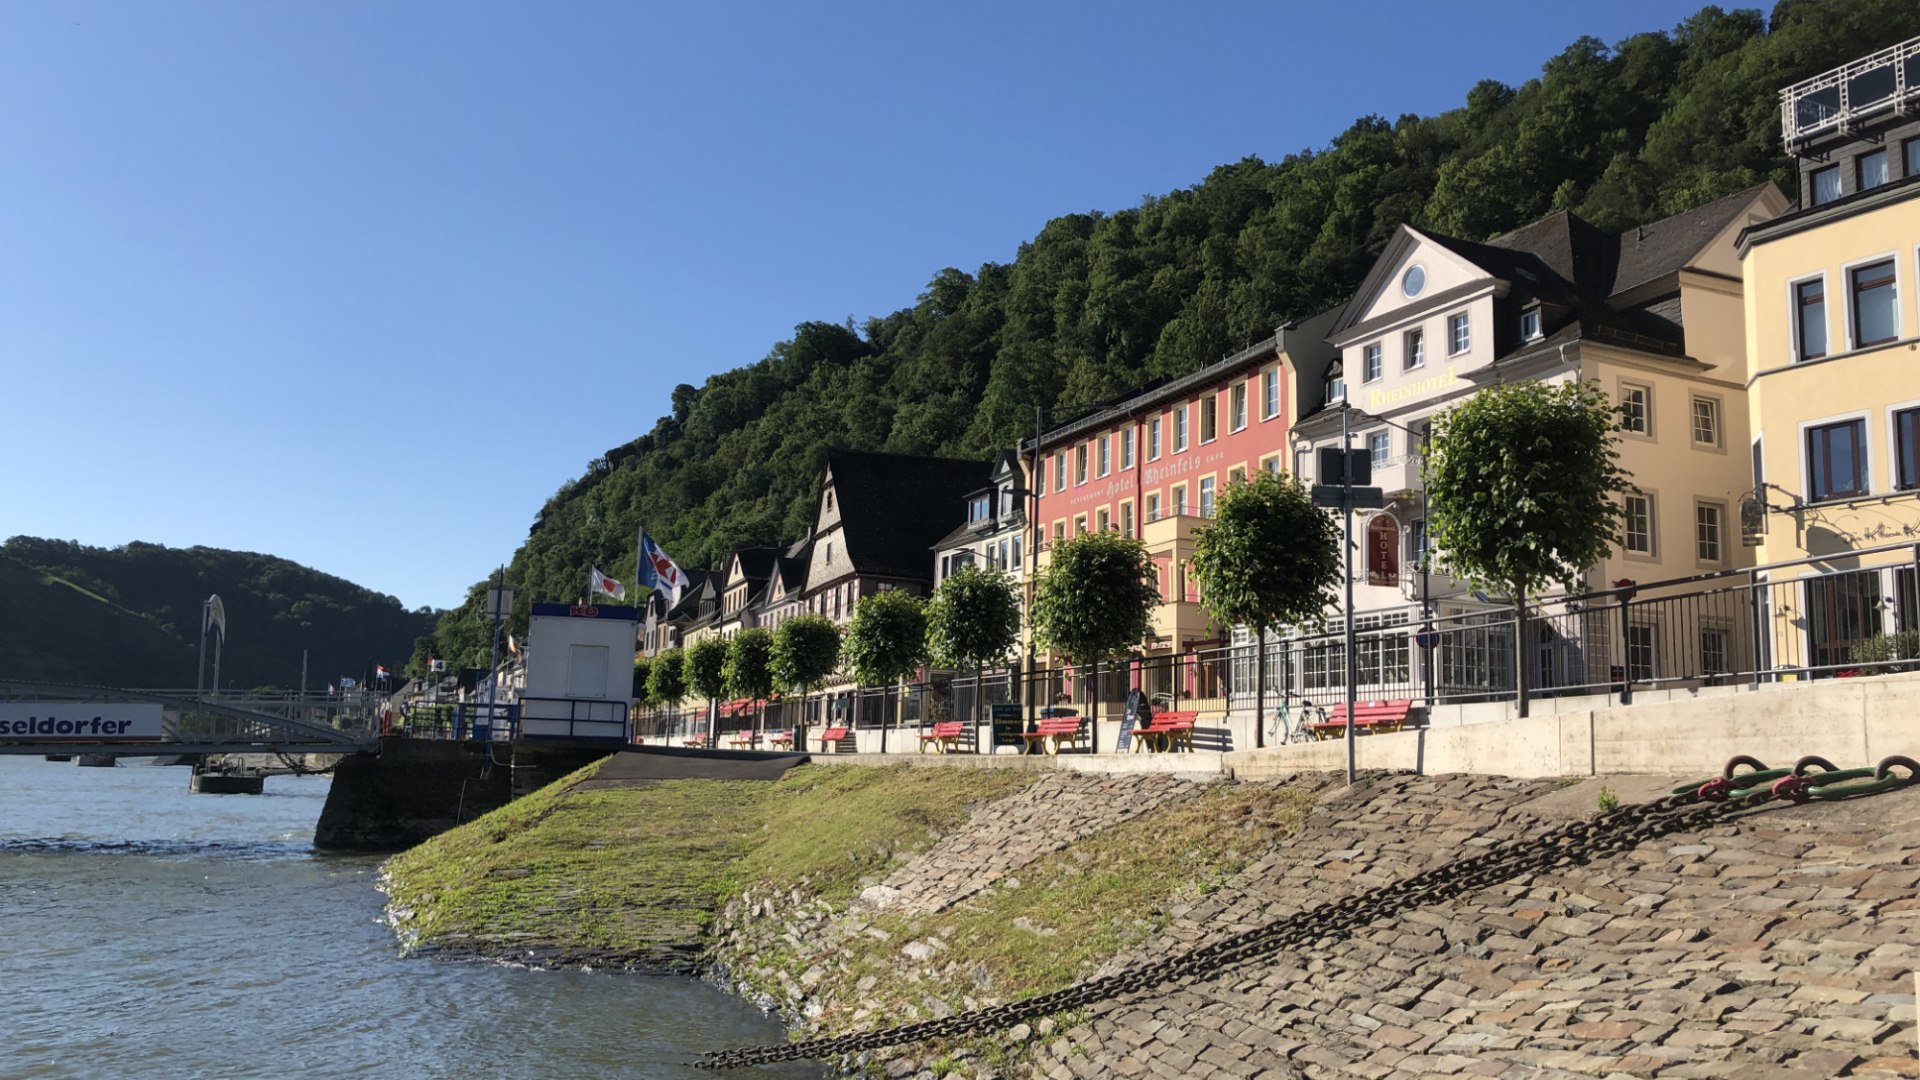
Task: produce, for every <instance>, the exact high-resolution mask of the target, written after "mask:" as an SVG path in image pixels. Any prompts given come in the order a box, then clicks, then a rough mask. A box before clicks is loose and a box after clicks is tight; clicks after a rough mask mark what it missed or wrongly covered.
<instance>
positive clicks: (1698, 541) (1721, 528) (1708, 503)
mask: <svg viewBox="0 0 1920 1080" xmlns="http://www.w3.org/2000/svg"><path fill="white" fill-rule="evenodd" d="M1702 510H1711V511H1713V515H1714V523H1713V528H1714V530H1715V532H1716V534H1717V535H1716V536H1715V537H1714V538H1713V545H1714V551H1715V554H1714V555H1713V556H1711V557H1709V556H1707V555H1706V554H1705V553H1704V552H1703V551H1701V548H1702V547H1703V546H1704V544H1705V541H1706V537H1705V535H1704V533H1703V532H1702V529H1703V528H1704V527H1705V523H1704V522H1703V521H1701V519H1700V511H1702ZM1727 518H1728V514H1727V504H1726V503H1723V502H1720V501H1718V500H1715V499H1695V500H1693V559H1694V561H1695V562H1696V563H1698V564H1700V565H1701V566H1708V567H1716V568H1717V567H1722V566H1725V565H1727Z"/></svg>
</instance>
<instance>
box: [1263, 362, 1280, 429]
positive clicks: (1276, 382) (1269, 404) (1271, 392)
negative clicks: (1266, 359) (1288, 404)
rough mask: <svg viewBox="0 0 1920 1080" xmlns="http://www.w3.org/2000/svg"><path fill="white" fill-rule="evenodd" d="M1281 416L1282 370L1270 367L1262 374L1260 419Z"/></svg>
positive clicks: (1271, 418)
mask: <svg viewBox="0 0 1920 1080" xmlns="http://www.w3.org/2000/svg"><path fill="white" fill-rule="evenodd" d="M1279 416H1280V369H1279V368H1277V367H1270V368H1268V369H1266V370H1265V371H1262V372H1261V373H1260V419H1262V420H1273V419H1277V418H1278V417H1279Z"/></svg>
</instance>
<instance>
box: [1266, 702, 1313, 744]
mask: <svg viewBox="0 0 1920 1080" xmlns="http://www.w3.org/2000/svg"><path fill="white" fill-rule="evenodd" d="M1326 719H1327V710H1326V708H1325V707H1323V706H1320V705H1315V704H1314V703H1313V702H1311V701H1308V700H1306V699H1305V698H1302V699H1301V700H1300V706H1299V708H1298V709H1295V708H1293V707H1292V706H1291V705H1289V704H1288V703H1287V699H1286V697H1285V696H1284V695H1283V696H1282V697H1281V698H1280V704H1279V705H1278V706H1276V707H1275V708H1274V710H1273V715H1272V716H1269V717H1268V718H1267V741H1268V742H1270V743H1272V744H1274V745H1276V746H1284V745H1286V744H1288V743H1297V742H1312V741H1313V731H1312V729H1311V728H1310V727H1309V726H1308V725H1310V724H1320V723H1325V722H1326Z"/></svg>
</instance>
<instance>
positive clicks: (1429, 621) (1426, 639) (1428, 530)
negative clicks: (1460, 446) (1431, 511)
mask: <svg viewBox="0 0 1920 1080" xmlns="http://www.w3.org/2000/svg"><path fill="white" fill-rule="evenodd" d="M1362 415H1364V416H1366V417H1367V419H1368V420H1370V421H1374V422H1377V423H1381V424H1385V425H1386V426H1388V427H1390V428H1394V429H1396V430H1399V431H1404V432H1406V433H1407V434H1409V435H1413V436H1417V437H1418V438H1419V440H1420V460H1421V462H1423V463H1424V462H1425V461H1426V460H1427V457H1428V453H1429V451H1431V450H1432V448H1433V423H1432V421H1428V422H1427V424H1426V425H1425V426H1424V427H1422V428H1421V429H1420V430H1418V431H1415V430H1414V429H1413V428H1410V427H1408V426H1407V425H1405V424H1399V423H1395V422H1394V421H1392V420H1388V419H1387V418H1386V417H1383V416H1373V415H1371V414H1366V413H1363V414H1362ZM1426 503H1427V488H1426V483H1425V481H1424V479H1423V480H1422V482H1421V485H1420V507H1421V514H1422V517H1421V521H1422V525H1421V530H1420V549H1419V551H1418V552H1417V553H1416V557H1417V558H1418V559H1419V560H1420V630H1419V633H1418V634H1417V635H1416V639H1417V640H1418V642H1419V644H1420V647H1421V651H1422V654H1423V655H1422V660H1421V663H1420V668H1421V675H1422V681H1423V682H1425V683H1426V694H1427V707H1428V708H1432V707H1433V648H1434V646H1433V644H1432V642H1433V641H1434V634H1433V598H1432V597H1433V594H1432V592H1431V590H1430V588H1429V586H1430V584H1431V579H1432V569H1433V556H1432V554H1431V547H1432V545H1431V543H1429V541H1428V539H1427V538H1428V537H1429V536H1431V535H1433V523H1432V522H1430V521H1427V519H1426V517H1425V513H1426ZM1347 617H1348V618H1349V619H1351V618H1352V617H1353V613H1352V612H1351V611H1349V612H1348V613H1347Z"/></svg>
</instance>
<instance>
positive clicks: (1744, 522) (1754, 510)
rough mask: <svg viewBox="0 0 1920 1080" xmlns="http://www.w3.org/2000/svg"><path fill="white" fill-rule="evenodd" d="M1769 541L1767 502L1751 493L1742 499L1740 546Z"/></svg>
mask: <svg viewBox="0 0 1920 1080" xmlns="http://www.w3.org/2000/svg"><path fill="white" fill-rule="evenodd" d="M1766 542H1767V504H1766V503H1763V502H1761V501H1760V500H1759V499H1756V498H1754V497H1753V496H1751V495H1749V496H1747V497H1746V498H1743V499H1741V500H1740V546H1742V547H1759V546H1760V545H1761V544H1764V543H1766Z"/></svg>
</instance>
